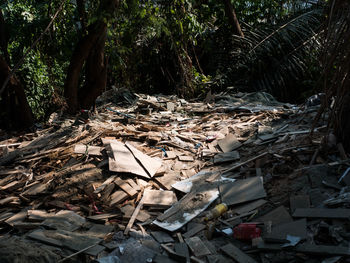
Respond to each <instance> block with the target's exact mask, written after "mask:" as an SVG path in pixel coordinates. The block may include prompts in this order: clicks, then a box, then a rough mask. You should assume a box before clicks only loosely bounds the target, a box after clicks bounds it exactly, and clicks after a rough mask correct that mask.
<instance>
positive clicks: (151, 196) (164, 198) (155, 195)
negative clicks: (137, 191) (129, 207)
mask: <svg viewBox="0 0 350 263" xmlns="http://www.w3.org/2000/svg"><path fill="white" fill-rule="evenodd" d="M143 199H144V200H143V204H144V205H145V206H157V207H170V206H172V205H173V204H174V203H176V202H177V199H176V195H175V193H174V192H173V191H160V190H150V189H146V190H145V192H144V194H143Z"/></svg>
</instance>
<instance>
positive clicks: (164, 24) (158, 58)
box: [2, 0, 323, 120]
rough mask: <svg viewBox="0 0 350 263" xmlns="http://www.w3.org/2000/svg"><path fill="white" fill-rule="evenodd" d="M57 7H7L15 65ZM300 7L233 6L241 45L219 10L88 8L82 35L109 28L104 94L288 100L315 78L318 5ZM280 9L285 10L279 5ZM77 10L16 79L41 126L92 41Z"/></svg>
mask: <svg viewBox="0 0 350 263" xmlns="http://www.w3.org/2000/svg"><path fill="white" fill-rule="evenodd" d="M60 2H61V1H59V0H53V1H39V0H16V1H7V2H6V4H4V5H3V6H2V7H3V13H4V18H5V20H6V24H7V26H8V29H9V32H8V33H9V36H10V38H9V48H8V51H9V54H10V58H11V62H12V65H11V66H13V64H15V63H16V62H17V61H19V60H20V59H21V57H22V56H23V54H24V51H25V50H27V49H28V48H29V47H30V46H31V45H32V43H33V42H34V41H35V39H36V38H37V37H38V36H39V35H40V34H41V33H42V32H43V30H44V29H45V27H46V26H47V24H48V23H49V21H50V20H51V18H52V15H53V13H54V12H55V11H56V9H57V8H58V6H59V4H60ZM307 2H308V1H302V0H293V1H292V0H286V1H280V0H249V1H248V0H237V1H232V4H233V6H234V8H235V11H236V14H237V17H238V19H239V21H240V23H241V26H242V28H243V31H244V33H245V36H246V37H245V38H244V39H242V38H238V37H235V36H232V33H231V31H230V25H229V24H228V21H227V18H226V15H225V9H224V5H223V1H215V0H203V1H202V0H201V1H199V0H174V1H168V0H143V1H137V0H130V1H120V5H119V7H118V10H117V12H116V14H113V16H111V14H104V13H103V12H100V11H99V10H98V7H99V6H100V1H90V0H87V1H85V11H86V21H85V22H86V25H87V26H89V25H91V24H93V23H94V22H95V21H96V20H98V19H101V16H102V19H103V21H106V22H108V34H107V43H106V56H108V61H109V68H108V85H109V86H111V85H115V86H117V87H126V88H130V89H133V90H135V91H141V92H145V93H146V92H147V93H177V94H179V95H181V96H188V97H191V96H192V97H193V96H197V95H198V94H200V93H206V92H207V91H208V90H209V88H211V89H213V88H214V89H215V88H216V89H217V90H218V91H219V90H222V89H225V88H226V87H227V86H235V87H238V88H241V89H244V90H253V89H259V90H261V89H263V90H266V91H269V92H271V93H273V94H274V95H276V96H278V97H279V98H287V97H288V96H290V95H291V91H296V90H297V89H295V88H294V87H293V86H295V85H298V87H300V92H299V90H298V91H296V92H298V93H302V92H304V89H306V88H310V86H314V83H315V76H317V74H318V72H319V70H320V69H319V64H318V62H317V60H316V57H317V56H318V52H319V48H318V47H319V46H318V41H317V33H318V32H319V31H318V30H319V27H320V24H321V22H322V19H323V18H322V16H321V12H322V10H321V9H319V8H318V6H317V5H310V4H306V3H307ZM281 3H283V4H281ZM79 15H80V14H79V12H78V10H77V6H76V1H67V2H66V3H65V5H64V9H63V11H62V12H61V13H60V14H59V16H58V18H57V19H56V20H55V22H54V24H53V26H52V28H50V31H49V34H47V35H45V36H44V37H43V39H42V40H41V41H40V43H39V44H38V45H37V47H36V48H35V49H34V50H33V51H32V52H31V53H30V55H29V56H28V57H27V58H26V59H25V63H24V64H23V65H22V67H21V69H20V71H19V73H18V74H19V76H20V78H21V79H22V81H23V84H24V85H25V89H26V93H27V95H28V100H29V102H30V106H31V107H32V109H33V111H34V112H35V115H36V117H37V119H38V120H42V119H44V118H45V116H47V115H48V114H49V113H50V109H51V108H52V95H53V93H55V94H59V95H60V94H62V91H63V86H64V80H65V75H66V70H67V67H68V65H69V60H70V57H71V55H72V52H73V50H74V47H75V45H76V43H77V42H78V40H79V39H80V38H81V37H82V36H84V34H86V32H84V31H83V30H82V25H81V21H80V17H79Z"/></svg>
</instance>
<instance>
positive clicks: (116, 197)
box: [109, 190, 128, 206]
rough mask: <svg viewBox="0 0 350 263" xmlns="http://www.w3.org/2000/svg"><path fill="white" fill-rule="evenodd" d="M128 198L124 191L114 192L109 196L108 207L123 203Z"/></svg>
mask: <svg viewBox="0 0 350 263" xmlns="http://www.w3.org/2000/svg"><path fill="white" fill-rule="evenodd" d="M127 198H128V195H127V194H126V193H125V192H124V191H121V190H119V191H115V192H114V193H113V194H112V195H111V196H110V202H109V206H113V205H117V204H119V203H121V202H123V201H125V200H126V199H127Z"/></svg>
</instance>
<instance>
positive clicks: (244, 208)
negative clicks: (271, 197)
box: [232, 199, 267, 215]
mask: <svg viewBox="0 0 350 263" xmlns="http://www.w3.org/2000/svg"><path fill="white" fill-rule="evenodd" d="M266 203H267V201H266V200H263V199H259V200H256V201H253V202H250V203H248V204H243V205H239V206H236V207H234V208H233V209H232V210H233V211H234V212H235V213H236V214H240V215H241V214H244V213H248V212H250V211H253V210H255V209H257V208H259V207H260V206H262V205H264V204H266Z"/></svg>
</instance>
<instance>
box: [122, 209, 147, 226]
mask: <svg viewBox="0 0 350 263" xmlns="http://www.w3.org/2000/svg"><path fill="white" fill-rule="evenodd" d="M134 210H135V208H134V207H133V206H131V205H126V206H123V207H122V208H120V211H121V212H122V213H123V214H124V218H125V219H130V218H131V216H132V214H133V212H134ZM150 217H151V216H150V215H149V214H148V213H147V211H145V210H140V212H139V214H138V215H137V217H136V220H138V221H141V222H145V221H147V220H148V219H149V218H150Z"/></svg>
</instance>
